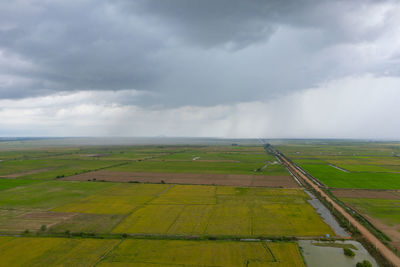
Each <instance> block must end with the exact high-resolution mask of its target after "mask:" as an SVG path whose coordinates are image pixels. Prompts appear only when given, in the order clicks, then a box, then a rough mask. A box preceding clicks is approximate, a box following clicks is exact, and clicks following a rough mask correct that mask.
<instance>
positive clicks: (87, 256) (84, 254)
mask: <svg viewBox="0 0 400 267" xmlns="http://www.w3.org/2000/svg"><path fill="white" fill-rule="evenodd" d="M118 242H119V241H118V240H99V239H67V238H14V237H0V259H1V260H0V266H91V265H93V264H94V263H96V262H97V261H98V260H99V258H100V257H101V256H102V255H104V254H105V253H106V252H107V251H108V250H110V249H111V248H112V247H113V246H114V245H116V244H117V243H118Z"/></svg>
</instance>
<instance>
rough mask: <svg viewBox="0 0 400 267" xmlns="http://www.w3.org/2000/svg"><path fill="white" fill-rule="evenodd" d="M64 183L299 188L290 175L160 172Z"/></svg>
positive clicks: (87, 176)
mask: <svg viewBox="0 0 400 267" xmlns="http://www.w3.org/2000/svg"><path fill="white" fill-rule="evenodd" d="M61 180H64V181H88V180H90V181H108V182H143V183H163V182H164V183H171V184H189V185H228V186H246V187H248V186H254V187H276V188H299V185H298V184H297V182H296V181H295V180H294V179H293V177H291V176H290V175H285V176H279V175H277V176H273V175H257V174H254V175H250V174H249V175H247V174H209V173H161V172H120V171H107V170H100V171H93V172H87V173H83V174H78V175H73V176H69V177H65V178H62V179H61Z"/></svg>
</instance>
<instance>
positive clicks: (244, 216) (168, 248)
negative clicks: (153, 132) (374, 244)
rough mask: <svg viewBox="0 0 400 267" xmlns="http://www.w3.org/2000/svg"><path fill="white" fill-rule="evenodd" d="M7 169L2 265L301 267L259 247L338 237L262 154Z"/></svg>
mask: <svg viewBox="0 0 400 267" xmlns="http://www.w3.org/2000/svg"><path fill="white" fill-rule="evenodd" d="M0 160H1V161H0V177H2V178H0V192H1V194H0V234H1V235H5V236H4V237H0V257H1V258H3V255H7V256H6V257H4V263H3V262H1V263H0V265H2V264H6V266H10V265H12V266H44V265H45V266H47V265H49V266H51V265H72V266H93V265H96V266H176V265H183V266H305V263H304V261H303V258H302V255H301V251H300V250H299V248H298V245H297V243H296V242H261V241H257V242H254V240H253V241H252V239H255V240H258V239H259V238H261V239H263V240H266V239H273V240H281V239H282V238H292V237H299V238H321V237H323V236H326V235H327V234H329V235H330V236H332V237H335V236H336V235H335V233H334V232H333V230H332V229H331V228H330V226H329V225H328V224H326V223H325V222H324V221H323V219H322V218H321V217H320V215H319V214H318V213H317V212H316V211H315V209H314V208H313V207H312V206H311V205H310V204H309V203H308V201H309V200H310V197H309V196H308V195H307V194H306V193H305V191H304V190H303V188H301V187H300V185H299V184H298V183H297V182H296V181H295V180H294V179H293V178H292V177H291V176H290V175H289V173H288V172H287V170H286V169H285V168H284V167H283V166H282V165H281V164H280V163H279V162H278V161H277V160H276V159H275V158H274V157H272V156H271V155H269V154H267V153H266V151H265V150H264V148H263V147H262V146H260V145H258V146H241V145H235V146H207V145H197V146H188V145H170V146H165V145H159V146H155V145H152V146H142V145H139V146H81V147H70V146H66V147H41V148H36V149H33V148H32V149H31V150H26V149H25V150H21V149H11V150H5V151H0ZM393 174H394V173H393ZM13 235H21V236H22V237H18V238H17V237H13ZM233 239H234V240H239V239H245V240H246V239H249V240H248V241H252V242H241V241H232V240H233ZM39 244H40V245H39ZM27 247H32V248H33V249H32V253H27V256H26V257H24V258H16V257H15V255H17V254H18V253H20V250H24V249H26V248H27ZM89 251H90V252H89ZM92 252H93V253H92ZM89 254H90V256H86V255H89ZM200 255H201V256H200Z"/></svg>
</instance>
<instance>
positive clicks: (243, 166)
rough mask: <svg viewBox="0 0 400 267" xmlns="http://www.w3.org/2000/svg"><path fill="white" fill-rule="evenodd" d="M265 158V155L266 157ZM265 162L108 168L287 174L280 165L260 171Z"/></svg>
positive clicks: (149, 163)
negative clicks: (257, 170)
mask: <svg viewBox="0 0 400 267" xmlns="http://www.w3.org/2000/svg"><path fill="white" fill-rule="evenodd" d="M266 158H267V157H266ZM266 162H267V161H265V162H205V161H198V160H195V161H192V160H191V161H141V162H131V163H129V164H126V165H123V166H118V167H114V168H110V169H108V170H109V171H122V172H173V173H216V174H260V175H288V173H287V171H286V169H285V168H284V167H283V166H281V165H278V164H276V165H270V166H268V167H267V168H265V169H263V170H262V171H259V172H255V170H256V169H258V168H261V167H263V166H264V165H265V164H266Z"/></svg>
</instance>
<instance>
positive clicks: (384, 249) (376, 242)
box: [277, 154, 400, 266]
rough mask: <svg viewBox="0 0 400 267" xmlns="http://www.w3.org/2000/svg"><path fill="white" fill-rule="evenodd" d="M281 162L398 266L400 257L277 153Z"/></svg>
mask: <svg viewBox="0 0 400 267" xmlns="http://www.w3.org/2000/svg"><path fill="white" fill-rule="evenodd" d="M277 156H278V157H279V158H280V159H281V160H282V162H283V163H284V164H285V165H286V166H287V167H288V168H289V169H290V170H291V171H292V172H293V173H294V174H295V175H296V176H298V177H300V178H301V179H302V180H303V181H305V182H306V183H308V184H309V185H310V186H311V187H312V188H313V189H314V190H315V191H317V192H319V193H320V194H321V196H322V197H324V198H326V200H327V201H328V202H329V203H331V204H332V206H333V207H334V208H335V209H336V210H337V211H339V212H340V213H341V214H342V215H343V216H344V217H345V218H346V219H347V220H348V221H349V222H350V223H351V224H352V225H353V226H354V227H356V228H357V230H358V231H359V232H360V233H361V235H362V236H364V237H365V238H366V239H367V240H368V241H369V242H370V243H371V244H373V245H374V246H375V247H376V248H377V250H378V251H379V252H380V253H381V254H382V255H383V256H384V257H385V258H386V259H387V260H388V261H390V262H391V263H392V264H394V265H395V266H400V258H399V257H397V255H396V254H394V253H393V251H391V250H390V249H389V248H387V247H386V246H385V245H384V244H383V243H382V242H381V241H380V240H379V239H378V238H376V237H375V236H374V235H373V234H371V232H369V231H368V229H367V228H365V227H364V226H363V225H362V224H361V223H359V222H358V221H357V220H356V219H354V218H353V217H352V216H351V215H350V214H349V213H347V212H346V211H345V210H344V209H343V208H342V207H341V206H339V205H338V204H337V203H336V202H335V201H333V200H332V199H331V198H330V197H329V196H328V195H327V194H325V192H324V191H322V190H321V189H320V188H319V187H318V186H317V185H316V184H315V183H313V182H312V181H311V180H310V179H309V178H308V177H307V176H306V175H304V174H303V173H302V172H300V171H299V170H298V169H297V168H296V167H295V166H293V164H292V163H290V162H289V161H288V160H287V159H286V158H285V157H283V156H281V155H280V154H278V155H277Z"/></svg>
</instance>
